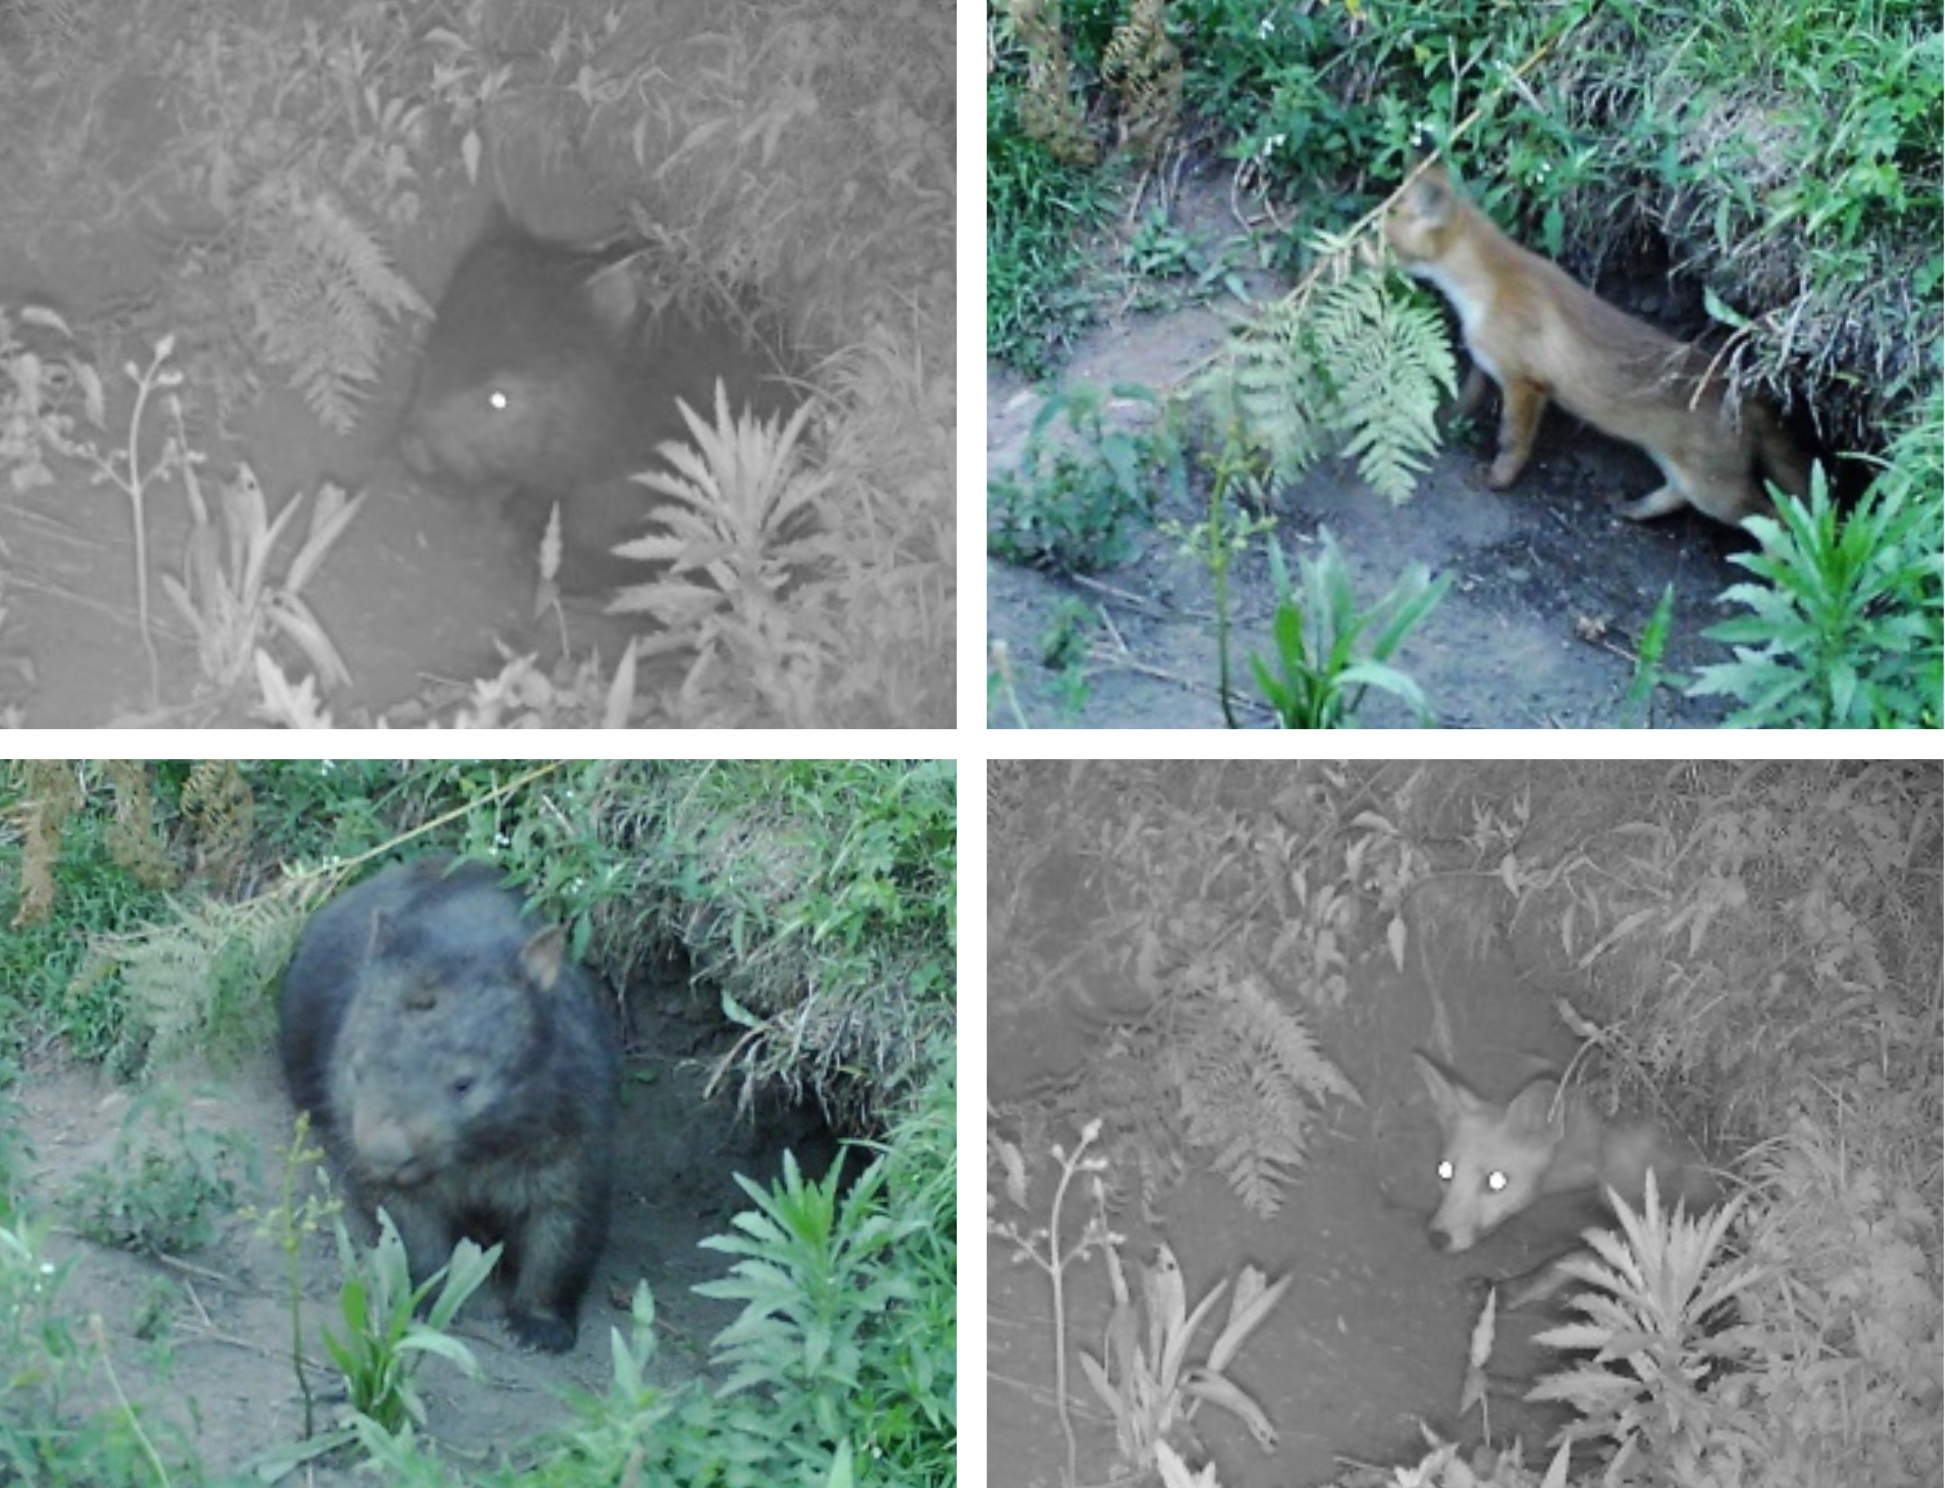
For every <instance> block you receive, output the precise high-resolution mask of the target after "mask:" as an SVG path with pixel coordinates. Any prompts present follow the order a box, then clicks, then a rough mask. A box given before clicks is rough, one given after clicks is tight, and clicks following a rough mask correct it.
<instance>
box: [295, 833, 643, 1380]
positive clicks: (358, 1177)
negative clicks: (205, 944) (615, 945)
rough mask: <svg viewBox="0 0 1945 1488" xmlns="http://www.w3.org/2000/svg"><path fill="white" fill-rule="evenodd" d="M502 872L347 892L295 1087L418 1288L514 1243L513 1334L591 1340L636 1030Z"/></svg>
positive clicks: (315, 955)
mask: <svg viewBox="0 0 1945 1488" xmlns="http://www.w3.org/2000/svg"><path fill="white" fill-rule="evenodd" d="M525 909H526V905H525V903H524V901H523V900H522V899H521V897H520V895H519V894H517V893H516V892H514V891H513V890H512V889H511V888H510V887H508V886H507V884H506V883H505V881H504V880H503V879H502V878H501V876H500V874H499V873H498V872H497V871H495V870H494V869H492V868H490V867H487V866H485V865H483V864H478V863H464V864H460V865H458V866H454V865H453V864H452V861H451V860H450V859H447V858H438V857H434V858H423V859H419V860H418V861H415V862H411V863H404V864H400V865H397V866H395V867H391V868H387V869H385V870H384V871H383V872H381V873H378V874H376V875H374V876H373V877H371V878H368V879H366V880H365V881H364V882H363V883H361V884H359V885H358V886H357V887H355V888H353V889H351V890H349V891H348V892H346V893H344V894H341V895H339V896H338V897H337V898H336V899H333V900H332V901H331V902H330V903H329V904H327V905H325V907H324V908H323V909H322V910H320V911H319V912H318V913H317V915H316V916H315V917H314V918H313V919H312V920H311V922H310V924H309V925H307V926H306V927H305V929H304V933H303V935H302V937H301V938H300V939H299V941H298V944H297V953H296V955H295V956H293V957H292V959H291V963H290V968H289V970H287V971H286V972H285V974H284V982H283V991H282V994H281V999H280V1005H279V1014H280V1017H281V1021H282V1050H283V1061H284V1075H285V1078H286V1079H288V1081H289V1082H290V1090H291V1095H292V1096H293V1097H294V1099H295V1100H296V1102H297V1104H298V1106H299V1107H301V1108H302V1109H304V1110H307V1111H309V1112H311V1114H312V1118H313V1120H314V1121H315V1122H316V1123H317V1125H318V1127H319V1130H320V1132H321V1134H322V1136H323V1138H324V1141H325V1144H326V1146H327V1148H328V1149H329V1150H330V1152H331V1154H332V1156H333V1157H334V1158H336V1159H337V1161H338V1162H339V1163H340V1165H341V1166H342V1167H343V1169H344V1171H345V1173H346V1175H347V1176H348V1177H349V1179H350V1181H351V1185H352V1190H353V1193H354V1195H355V1196H356V1197H357V1198H358V1199H359V1200H360V1201H361V1202H362V1203H363V1204H364V1205H365V1207H366V1208H368V1209H376V1208H378V1207H380V1206H383V1207H384V1209H385V1210H386V1211H387V1212H388V1213H390V1215H391V1216H392V1221H393V1223H394V1224H396V1225H397V1226H398V1231H399V1235H400V1238H401V1239H403V1240H404V1242H405V1249H406V1254H407V1257H408V1258H409V1260H410V1263H411V1268H412V1277H413V1280H414V1281H415V1282H419V1281H423V1280H424V1279H425V1278H426V1277H427V1276H429V1275H431V1273H432V1272H434V1271H436V1270H437V1269H438V1268H439V1267H440V1266H443V1265H444V1264H445V1263H446V1261H447V1260H448V1259H449V1258H450V1256H451V1253H452V1248H453V1245H454V1244H455V1243H456V1242H457V1241H458V1240H459V1239H460V1238H462V1237H469V1238H471V1239H473V1240H475V1241H477V1242H479V1243H480V1244H482V1245H490V1244H492V1243H493V1242H495V1241H499V1242H503V1244H504V1246H505V1249H504V1250H503V1252H502V1253H501V1258H500V1264H501V1269H502V1275H503V1276H509V1277H510V1278H511V1296H510V1298H509V1301H508V1304H507V1315H506V1320H507V1327H508V1329H509V1331H511V1333H512V1334H513V1336H514V1338H515V1339H517V1340H518V1341H519V1342H520V1343H522V1344H525V1345H527V1346H528V1347H531V1348H540V1349H547V1350H551V1351H560V1350H564V1349H569V1348H572V1347H573V1346H574V1338H575V1333H576V1329H577V1313H578V1310H579V1308H580V1303H581V1296H582V1294H583V1293H584V1292H585V1291H586V1290H587V1286H588V1279H589V1277H590V1276H591V1275H592V1274H593V1271H594V1265H595V1262H596V1260H597V1259H598V1258H599V1256H600V1254H601V1246H602V1243H603V1241H604V1240H605V1238H606V1235H607V1228H608V1194H609V1186H610V1179H611V1173H612V1169H613V1146H614V1123H615V1099H616V1094H615V1092H616V1085H617V1082H618V1080H619V1068H618V1059H617V1054H616V1047H615V1046H616V1035H615V1031H614V1026H613V1019H612V1016H611V1013H610V1010H609V1007H608V1004H607V1002H606V1000H605V999H604V997H603V996H602V994H601V991H600V989H599V987H598V986H597V985H596V983H595V981H594V979H593V978H592V977H590V976H589V975H588V974H587V973H586V972H584V971H583V970H581V968H580V967H578V966H576V965H575V964H574V963H573V961H571V960H570V959H569V958H568V956H567V948H566V937H565V935H564V934H563V932H562V931H561V929H560V928H559V927H558V926H554V925H542V924H537V923H535V922H534V921H532V920H530V919H527V918H525V917H524V913H525Z"/></svg>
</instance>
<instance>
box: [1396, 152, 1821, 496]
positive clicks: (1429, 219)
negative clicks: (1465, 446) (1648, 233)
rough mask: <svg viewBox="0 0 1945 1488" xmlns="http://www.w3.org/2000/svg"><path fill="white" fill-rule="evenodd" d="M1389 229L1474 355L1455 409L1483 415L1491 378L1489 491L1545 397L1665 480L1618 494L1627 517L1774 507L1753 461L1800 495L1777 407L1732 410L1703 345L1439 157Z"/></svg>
mask: <svg viewBox="0 0 1945 1488" xmlns="http://www.w3.org/2000/svg"><path fill="white" fill-rule="evenodd" d="M1384 235H1385V238H1386V240H1387V241H1388V242H1389V243H1390V244H1391V247H1392V251H1393V252H1394V253H1396V255H1397V257H1398V261H1399V262H1400V263H1401V264H1402V265H1403V266H1404V269H1405V271H1406V272H1407V273H1408V274H1410V275H1412V276H1413V277H1414V278H1418V279H1423V280H1426V281H1427V282H1429V283H1430V284H1432V285H1433V286H1435V287H1436V288H1437V289H1438V290H1439V291H1440V292H1441V293H1442V294H1443V295H1444V296H1445V298H1446V299H1447V300H1449V301H1451V303H1452V308H1453V309H1454V310H1456V311H1457V312H1458V316H1459V325H1460V328H1461V330H1462V331H1463V333H1464V337H1465V344H1466V350H1467V351H1468V352H1470V353H1471V355H1472V370H1471V373H1470V374H1469V375H1468V377H1467V379H1466V385H1465V389H1464V391H1463V392H1462V393H1461V394H1460V398H1459V404H1458V416H1459V417H1461V418H1464V417H1469V416H1471V415H1472V414H1473V413H1475V412H1477V411H1478V409H1479V408H1480V406H1481V405H1482V403H1483V402H1484V401H1485V398H1486V396H1487V385H1488V380H1489V379H1490V381H1491V382H1493V383H1497V384H1498V386H1499V389H1500V402H1501V408H1500V420H1499V450H1498V453H1497V455H1496V456H1495V458H1494V459H1493V462H1492V465H1491V468H1490V469H1489V470H1488V471H1487V474H1486V484H1487V485H1488V486H1490V487H1491V488H1492V489H1493V490H1495V491H1503V490H1505V489H1506V488H1507V487H1509V486H1511V485H1512V484H1513V482H1514V481H1516V480H1517V479H1518V478H1519V475H1520V472H1521V471H1523V470H1524V469H1525V468H1526V464H1527V461H1528V460H1529V459H1530V458H1531V457H1532V454H1533V439H1534V436H1535V435H1536V434H1537V433H1538V432H1539V428H1540V416H1541V414H1542V413H1544V412H1545V411H1546V406H1547V402H1548V400H1549V399H1551V400H1553V401H1554V402H1557V403H1558V404H1559V405H1560V406H1561V407H1562V408H1564V409H1566V410H1567V412H1569V413H1571V414H1573V415H1574V416H1575V417H1577V418H1580V419H1583V420H1585V421H1586V422H1587V423H1589V424H1592V425H1593V426H1594V427H1595V428H1596V429H1599V430H1600V431H1601V432H1602V433H1604V434H1609V435H1612V436H1613V437H1614V438H1616V439H1621V440H1625V441H1627V442H1628V443H1629V444H1634V445H1638V446H1640V447H1641V448H1642V449H1644V450H1646V451H1647V453H1648V455H1649V456H1650V457H1651V458H1652V459H1653V460H1654V462H1655V464H1656V465H1658V466H1660V467H1661V474H1662V482H1663V483H1662V485H1661V486H1660V487H1658V488H1657V489H1656V490H1654V491H1652V492H1650V493H1649V494H1648V495H1646V496H1642V497H1639V498H1637V499H1635V500H1633V501H1628V502H1623V503H1622V504H1621V507H1620V510H1621V514H1622V515H1623V516H1625V517H1627V518H1628V519H1629V520H1630V521H1635V522H1646V521H1650V520H1652V519H1653V518H1655V517H1662V516H1667V515H1668V514H1669V513H1671V512H1674V511H1678V510H1680V508H1681V507H1683V506H1685V505H1686V506H1692V507H1694V508H1695V509H1696V510H1697V511H1699V512H1701V513H1703V514H1704V515H1705V516H1709V517H1713V518H1714V519H1715V520H1716V521H1718V522H1723V523H1727V524H1728V525H1730V526H1735V525H1737V524H1739V523H1740V522H1741V521H1742V520H1743V519H1744V518H1745V517H1749V516H1755V515H1759V514H1761V513H1763V512H1765V511H1767V510H1768V509H1769V508H1770V505H1771V502H1770V498H1769V495H1768V493H1767V491H1766V490H1765V489H1764V487H1763V486H1762V485H1761V483H1760V482H1758V481H1757V479H1756V478H1755V469H1756V467H1757V465H1758V464H1760V465H1761V466H1762V467H1763V468H1764V469H1765V470H1766V471H1767V473H1768V475H1769V477H1770V479H1771V480H1773V481H1774V482H1775V483H1776V485H1777V486H1778V487H1780V488H1781V489H1783V490H1784V491H1787V492H1788V493H1789V494H1790V495H1792V496H1796V497H1798V498H1799V499H1801V498H1803V497H1805V496H1807V495H1808V494H1809V490H1810V470H1809V464H1808V462H1807V461H1806V460H1805V458H1804V455H1803V452H1802V450H1801V449H1799V448H1798V446H1797V444H1796V442H1795V441H1794V440H1793V439H1792V438H1791V437H1790V434H1789V431H1788V430H1786V429H1785V428H1784V427H1783V424H1782V421H1781V420H1780V419H1779V418H1778V416H1777V414H1776V411H1775V409H1774V408H1772V407H1771V406H1770V405H1769V404H1768V403H1766V402H1764V401H1763V400H1762V399H1760V398H1757V397H1753V396H1752V397H1747V398H1744V399H1742V401H1741V407H1740V413H1739V415H1737V414H1734V413H1732V412H1731V410H1730V408H1729V407H1728V405H1727V399H1726V395H1727V392H1728V385H1727V382H1726V380H1725V379H1724V378H1723V377H1722V376H1721V374H1720V373H1719V372H1717V371H1716V370H1715V369H1714V368H1713V367H1712V365H1711V363H1710V360H1709V358H1708V356H1707V355H1705V354H1704V353H1703V352H1702V351H1701V350H1699V349H1698V348H1696V347H1694V346H1691V345H1688V344H1686V343H1683V342H1680V341H1677V340H1676V339H1675V338H1674V337H1672V336H1669V335H1667V334H1665V333H1664V332H1662V331H1659V330H1657V329H1655V327H1653V326H1651V325H1649V324H1647V323H1646V322H1645V321H1640V320H1636V319H1635V318H1634V317H1633V316H1631V315H1629V314H1627V313H1626V312H1624V311H1621V310H1617V309H1616V308H1615V307H1614V306H1612V305H1610V304H1608V303H1607V301H1605V300H1603V299H1601V298H1600V297H1599V296H1598V295H1596V294H1594V293H1593V292H1591V291H1590V290H1587V289H1584V288H1582V287H1581V286H1580V285H1579V284H1577V283H1576V282H1575V281H1574V280H1573V279H1572V278H1570V277H1569V276H1568V275H1567V274H1566V272H1565V271H1564V270H1562V269H1561V268H1560V267H1559V266H1558V265H1556V264H1554V263H1552V262H1550V261H1549V260H1547V259H1544V258H1542V257H1540V255H1539V254H1537V253H1533V252H1529V251H1528V250H1527V249H1525V248H1522V247H1521V246H1520V245H1519V244H1518V243H1515V242H1514V241H1513V240H1512V239H1511V238H1509V237H1508V236H1506V234H1505V233H1503V232H1501V231H1500V230H1499V229H1498V228H1497V227H1495V226H1494V225H1493V223H1492V220H1491V219H1490V218H1489V217H1487V216H1486V214H1485V213H1484V212H1481V211H1480V210H1479V209H1478V208H1477V207H1475V206H1474V205H1473V204H1472V203H1471V202H1469V201H1468V200H1466V198H1465V196H1464V195H1463V194H1462V193H1461V192H1460V191H1459V189H1458V188H1457V187H1456V186H1454V185H1453V184H1452V181H1451V179H1450V178H1449V177H1448V176H1447V175H1446V173H1445V172H1444V171H1443V170H1442V169H1440V168H1439V167H1438V166H1436V165H1428V166H1426V167H1425V168H1424V170H1423V173H1422V174H1420V175H1419V176H1418V177H1417V178H1416V179H1414V180H1412V181H1411V182H1410V183H1409V184H1407V186H1406V187H1405V189H1404V192H1403V194H1402V195H1401V196H1400V198H1399V200H1398V202H1397V204H1396V205H1395V206H1393V207H1392V209H1391V211H1390V212H1389V213H1388V214H1387V215H1386V217H1385V223H1384Z"/></svg>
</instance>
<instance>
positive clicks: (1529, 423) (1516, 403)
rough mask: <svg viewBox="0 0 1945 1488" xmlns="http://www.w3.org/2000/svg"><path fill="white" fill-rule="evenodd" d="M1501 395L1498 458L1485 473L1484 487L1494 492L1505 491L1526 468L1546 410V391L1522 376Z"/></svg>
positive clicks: (1507, 385) (1502, 391)
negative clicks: (1535, 436)
mask: <svg viewBox="0 0 1945 1488" xmlns="http://www.w3.org/2000/svg"><path fill="white" fill-rule="evenodd" d="M1500 394H1501V396H1500V403H1501V407H1500V411H1499V456H1498V458H1497V459H1495V460H1494V461H1493V464H1492V469H1491V470H1490V471H1488V472H1487V474H1486V484H1487V485H1489V486H1491V487H1492V488H1493V489H1494V490H1495V491H1503V490H1505V489H1506V488H1507V487H1508V486H1510V485H1511V484H1512V483H1513V482H1514V481H1516V480H1518V479H1519V474H1520V472H1521V471H1522V470H1524V469H1526V462H1527V461H1528V460H1529V459H1530V458H1532V455H1533V437H1534V435H1536V434H1538V433H1539V432H1540V415H1541V414H1543V413H1545V412H1546V407H1547V390H1546V389H1545V388H1543V387H1542V386H1540V384H1539V383H1537V382H1533V381H1530V380H1529V379H1527V378H1524V377H1510V378H1508V379H1507V380H1506V385H1505V386H1504V387H1503V388H1502V389H1501V390H1500Z"/></svg>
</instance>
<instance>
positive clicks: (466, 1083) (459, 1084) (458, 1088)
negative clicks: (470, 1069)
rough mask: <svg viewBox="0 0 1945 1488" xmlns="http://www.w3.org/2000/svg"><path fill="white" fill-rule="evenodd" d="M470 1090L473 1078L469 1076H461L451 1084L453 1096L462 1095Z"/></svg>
mask: <svg viewBox="0 0 1945 1488" xmlns="http://www.w3.org/2000/svg"><path fill="white" fill-rule="evenodd" d="M472 1088H473V1077H472V1076H471V1075H461V1076H460V1077H459V1078H458V1079H457V1080H454V1081H453V1082H452V1093H453V1094H454V1095H464V1094H465V1093H466V1092H467V1091H469V1090H471V1089H472Z"/></svg>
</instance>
